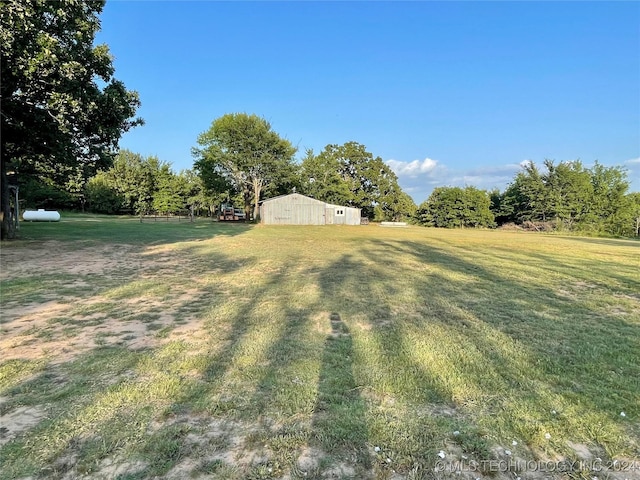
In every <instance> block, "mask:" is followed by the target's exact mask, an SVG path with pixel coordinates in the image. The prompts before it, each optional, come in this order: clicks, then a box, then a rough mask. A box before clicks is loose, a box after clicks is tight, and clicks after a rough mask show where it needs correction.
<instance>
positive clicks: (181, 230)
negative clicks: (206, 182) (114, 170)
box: [3, 215, 254, 247]
mask: <svg viewBox="0 0 640 480" xmlns="http://www.w3.org/2000/svg"><path fill="white" fill-rule="evenodd" d="M20 226H21V228H20V232H19V236H18V239H16V240H15V241H11V242H6V243H5V242H3V247H4V246H11V245H12V244H20V243H23V242H39V241H50V240H60V241H75V242H94V243H102V242H106V243H115V244H118V243H121V244H131V245H155V244H160V243H161V244H171V243H177V242H186V241H195V240H205V239H210V238H213V237H216V236H235V235H242V234H243V233H246V232H247V231H249V230H251V229H252V228H253V226H254V225H253V224H251V223H225V222H217V221H216V222H214V221H211V220H208V219H198V220H196V221H195V222H193V223H192V222H189V221H188V220H185V221H181V222H164V221H157V222H154V221H153V220H151V221H144V222H142V223H141V222H140V221H139V219H138V218H137V217H130V218H122V217H110V216H100V217H97V218H96V217H90V216H89V215H87V216H86V218H85V217H84V216H79V217H75V216H74V217H73V218H71V219H69V220H64V219H63V220H61V221H60V222H21V224H20Z"/></svg>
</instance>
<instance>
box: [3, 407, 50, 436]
mask: <svg viewBox="0 0 640 480" xmlns="http://www.w3.org/2000/svg"><path fill="white" fill-rule="evenodd" d="M44 418H46V412H45V409H44V408H43V407H41V406H34V407H18V408H16V409H15V410H13V411H11V412H9V413H7V414H5V415H2V416H0V446H2V445H4V444H5V443H7V442H9V441H11V440H13V439H14V438H16V437H17V436H18V435H20V434H21V433H22V432H25V431H27V430H29V429H30V428H32V427H35V426H36V425H37V424H38V423H40V421H41V420H43V419H44Z"/></svg>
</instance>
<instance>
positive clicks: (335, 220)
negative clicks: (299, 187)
mask: <svg viewBox="0 0 640 480" xmlns="http://www.w3.org/2000/svg"><path fill="white" fill-rule="evenodd" d="M336 208H339V209H340V210H342V211H344V214H343V215H340V216H338V215H335V210H336ZM260 220H261V221H262V223H264V224H267V225H331V224H346V225H360V209H359V208H353V207H342V206H336V205H328V204H326V203H325V202H321V201H320V200H316V199H314V198H310V197H306V196H304V195H300V194H299V193H292V194H291V195H283V196H281V197H274V198H272V199H269V200H265V201H264V202H263V203H262V205H260Z"/></svg>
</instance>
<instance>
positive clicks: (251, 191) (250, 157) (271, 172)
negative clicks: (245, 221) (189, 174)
mask: <svg viewBox="0 0 640 480" xmlns="http://www.w3.org/2000/svg"><path fill="white" fill-rule="evenodd" d="M198 145H199V147H196V148H194V149H193V155H194V157H195V158H196V161H195V163H194V168H195V170H196V171H197V172H198V174H199V175H200V176H201V178H202V180H203V182H204V184H205V186H206V187H207V188H208V189H209V190H210V191H211V192H214V193H219V194H221V193H222V194H226V195H227V196H230V195H233V194H234V193H241V194H242V196H243V200H244V207H245V213H246V214H247V215H248V214H249V213H250V209H251V206H253V218H258V202H259V201H260V198H261V195H262V194H263V192H264V191H265V190H267V189H277V188H278V185H281V184H283V183H287V182H291V181H292V179H293V178H294V173H295V171H294V164H293V155H294V154H295V152H296V149H295V148H294V147H293V146H292V145H291V143H290V142H289V141H288V140H286V139H283V138H281V137H280V136H279V135H278V134H277V133H276V132H274V131H273V130H272V129H271V125H270V124H269V122H267V121H266V120H265V119H264V118H261V117H258V116H257V115H253V114H252V115H249V114H246V113H230V114H226V115H223V116H222V117H220V118H218V119H216V120H214V121H213V123H212V124H211V127H210V128H209V130H207V131H206V132H203V133H201V134H200V135H199V136H198Z"/></svg>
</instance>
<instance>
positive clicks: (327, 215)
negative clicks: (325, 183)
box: [324, 208, 333, 225]
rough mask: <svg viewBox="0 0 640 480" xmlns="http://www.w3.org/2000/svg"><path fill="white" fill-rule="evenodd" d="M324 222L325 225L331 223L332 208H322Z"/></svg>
mask: <svg viewBox="0 0 640 480" xmlns="http://www.w3.org/2000/svg"><path fill="white" fill-rule="evenodd" d="M324 223H325V224H326V225H333V208H325V209H324Z"/></svg>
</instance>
